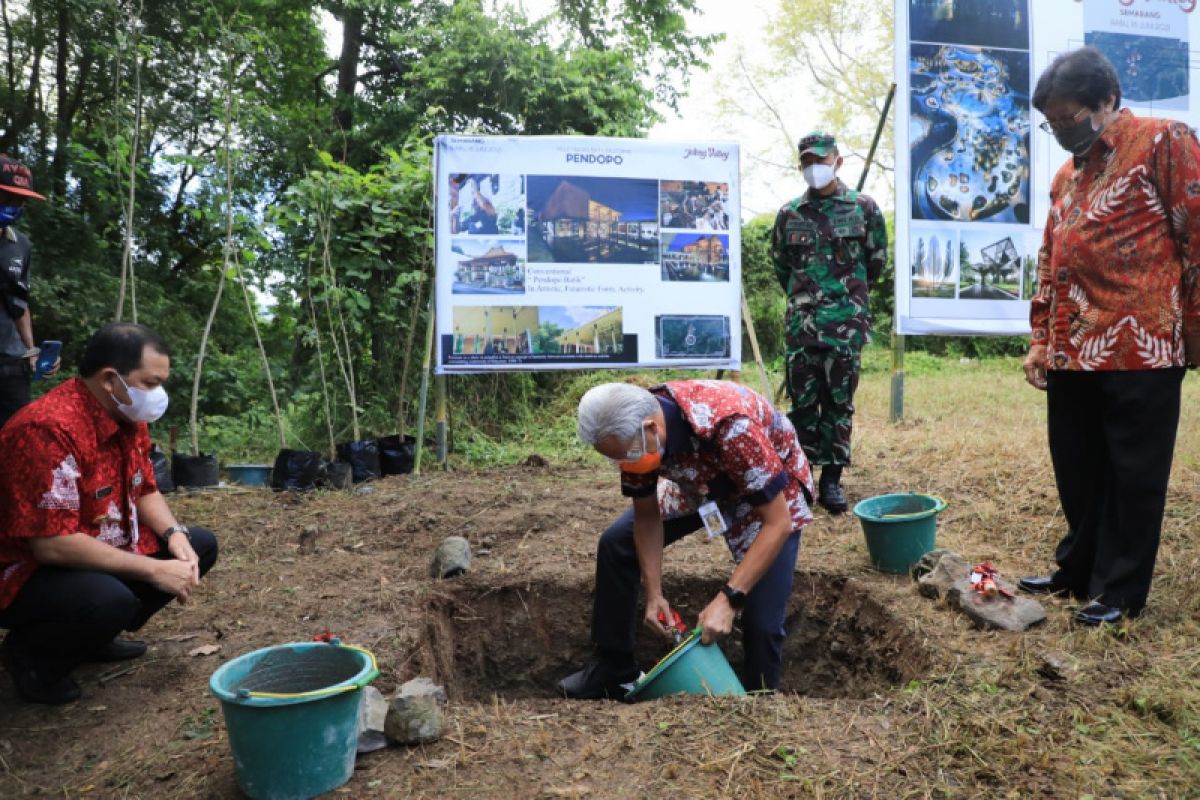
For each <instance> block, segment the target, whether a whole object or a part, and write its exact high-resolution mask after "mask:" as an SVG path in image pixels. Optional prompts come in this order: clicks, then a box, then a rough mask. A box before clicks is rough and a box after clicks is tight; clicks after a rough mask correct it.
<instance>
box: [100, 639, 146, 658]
mask: <svg viewBox="0 0 1200 800" xmlns="http://www.w3.org/2000/svg"><path fill="white" fill-rule="evenodd" d="M145 654H146V643H145V642H139V641H137V640H136V639H113V640H112V641H111V642H109V643H107V644H104V645H101V646H100V647H98V648H96V649H95V650H94V651H92V653H91V654H90V655H89V656H88V659H87V660H88V661H92V662H95V663H97V664H107V663H109V662H111V661H128V660H130V659H131V658H137V657H139V656H143V655H145Z"/></svg>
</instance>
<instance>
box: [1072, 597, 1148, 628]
mask: <svg viewBox="0 0 1200 800" xmlns="http://www.w3.org/2000/svg"><path fill="white" fill-rule="evenodd" d="M1124 614H1125V612H1124V611H1122V610H1121V609H1119V608H1114V607H1113V606H1106V605H1104V603H1098V602H1095V601H1093V602H1091V603H1088V604H1087V605H1086V606H1084V607H1083V608H1081V609H1079V610H1078V611H1076V612H1075V617H1074V618H1075V621H1076V622H1078V623H1079V624H1080V625H1090V626H1092V627H1096V626H1097V625H1103V624H1104V623H1106V622H1107V623H1109V624H1116V623H1118V622H1120V621H1121V617H1122V616H1123V615H1124ZM1130 616H1134V617H1136V616H1137V614H1130Z"/></svg>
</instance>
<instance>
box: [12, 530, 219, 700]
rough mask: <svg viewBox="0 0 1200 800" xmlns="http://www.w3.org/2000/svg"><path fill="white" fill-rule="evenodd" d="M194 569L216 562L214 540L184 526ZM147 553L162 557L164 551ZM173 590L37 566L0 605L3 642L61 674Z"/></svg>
mask: <svg viewBox="0 0 1200 800" xmlns="http://www.w3.org/2000/svg"><path fill="white" fill-rule="evenodd" d="M189 530H190V531H191V534H192V548H193V549H194V550H195V551H196V555H197V556H199V557H200V574H201V575H204V574H206V573H207V572H208V571H209V570H210V569H212V567H213V564H215V563H216V562H217V539H216V537H215V536H213V534H212V531H210V530H207V529H205V528H190V529H189ZM151 558H160V559H166V558H170V555H169V554H168V553H166V552H165V550H162V551H159V552H158V553H157V554H155V555H154V556H151ZM173 599H174V595H170V594H166V593H165V592H160V591H159V590H158V589H155V588H154V587H153V586H151V585H150V584H148V583H143V582H141V581H130V580H124V579H122V578H118V577H116V576H113V575H110V574H108V573H106V572H96V571H93V570H82V569H64V568H61V567H38V568H37V571H35V572H34V573H33V575H31V576H30V577H29V580H28V581H26V582H25V585H24V586H22V587H21V590H20V591H19V592H17V596H16V598H15V599H14V600H13V601H12V603H11V604H9V606H8V608H5V609H0V628H7V629H8V636H7V637H6V638H5V646H6V647H16V648H19V649H21V650H22V651H23V652H24V654H25V656H26V657H27V658H28V659H29V660H30V661H32V662H33V663H34V664H35V665H36V666H37V667H38V669H39V671H40V672H42V674H44V675H57V676H62V675H66V674H67V673H69V672H70V671H71V670H73V669H74V668H75V667H76V666H78V665H79V664H80V663H81V662H83V661H84V660H85V658H86V657H87V655H88V654H89V653H91V652H93V651H95V650H96V649H97V648H99V647H101V646H102V645H104V644H106V643H107V642H109V641H111V640H112V639H113V637H115V636H116V635H117V634H119V633H120V632H121V631H136V630H138V629H139V628H141V627H142V626H143V625H145V624H146V621H147V620H149V619H150V617H152V616H154V615H155V614H157V613H158V612H159V611H160V610H161V609H162V608H163V606H165V605H166V604H167V603H169V602H171V600H173Z"/></svg>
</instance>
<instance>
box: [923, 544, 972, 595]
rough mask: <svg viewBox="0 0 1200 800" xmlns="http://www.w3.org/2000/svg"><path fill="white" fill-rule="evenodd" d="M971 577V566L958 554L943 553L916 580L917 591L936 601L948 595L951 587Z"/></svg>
mask: <svg viewBox="0 0 1200 800" xmlns="http://www.w3.org/2000/svg"><path fill="white" fill-rule="evenodd" d="M970 575H971V565H970V564H968V563H967V560H966V559H965V558H963V557H962V556H960V555H959V554H958V553H952V552H950V551H948V550H947V551H945V552H943V553H942V555H941V556H940V557H939V558H938V560H937V562H936V563H935V564H934V565H933V568H932V569H930V570H929V572H927V573H925V574H924V575H922V576H921V577H920V578H918V579H917V591H919V592H920V593H921V594H922V595H924V596H925V597H930V598H933V599H934V600H937V599H938V598H939V597H946V596H947V595H948V594H950V589H951V587H953V586H954V584H955V583H957V582H958V581H960V580H964V579H966V578H968V577H969V576H970Z"/></svg>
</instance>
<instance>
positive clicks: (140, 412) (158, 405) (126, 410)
mask: <svg viewBox="0 0 1200 800" xmlns="http://www.w3.org/2000/svg"><path fill="white" fill-rule="evenodd" d="M117 380H119V381H120V382H121V385H122V386H124V387H125V391H126V392H128V393H129V402H128V403H122V402H121V401H120V400H118V399H117V396H116V395H114V394H110V395H109V397H111V398H112V399H113V402H114V403H116V404H117V410H118V411H120V412H121V414H122V415H123V416H124V417H125V419H127V420H129V421H130V422H154V421H155V420H157V419H158V418H160V417H161V416H162V415H163V414H165V413H167V405H168V404H169V403H170V398H168V397H167V390H166V389H164V388H163V387H161V386H155V387H154V388H153V389H149V390H147V389H138V388H137V387H134V386H130V385H129V384H128V383H126V382H125V379H124V378H122V377H121V376H120V375H117Z"/></svg>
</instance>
